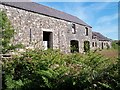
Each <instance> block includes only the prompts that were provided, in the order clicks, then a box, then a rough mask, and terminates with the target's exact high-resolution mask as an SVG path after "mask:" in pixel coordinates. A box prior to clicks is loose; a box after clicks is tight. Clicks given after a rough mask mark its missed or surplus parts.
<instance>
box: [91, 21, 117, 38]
mask: <svg viewBox="0 0 120 90" xmlns="http://www.w3.org/2000/svg"><path fill="white" fill-rule="evenodd" d="M93 30H94V31H96V32H100V33H102V34H103V35H105V36H107V37H108V38H111V39H115V40H116V39H118V25H116V24H113V23H110V24H109V25H107V24H100V25H97V26H94V27H93Z"/></svg>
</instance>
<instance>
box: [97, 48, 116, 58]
mask: <svg viewBox="0 0 120 90" xmlns="http://www.w3.org/2000/svg"><path fill="white" fill-rule="evenodd" d="M97 53H99V54H101V55H103V56H104V57H106V58H111V59H115V58H118V50H116V49H108V50H107V49H104V50H101V51H98V52H97Z"/></svg>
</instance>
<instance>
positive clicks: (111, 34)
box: [37, 2, 118, 40]
mask: <svg viewBox="0 0 120 90" xmlns="http://www.w3.org/2000/svg"><path fill="white" fill-rule="evenodd" d="M37 3H39V4H42V5H45V6H49V7H52V8H54V9H57V10H60V11H63V12H66V13H69V14H71V15H74V16H77V17H78V18H80V19H81V20H83V21H84V22H86V23H87V24H89V25H90V26H92V31H96V32H100V33H101V34H103V35H105V36H106V37H108V38H110V39H113V40H118V2H37Z"/></svg>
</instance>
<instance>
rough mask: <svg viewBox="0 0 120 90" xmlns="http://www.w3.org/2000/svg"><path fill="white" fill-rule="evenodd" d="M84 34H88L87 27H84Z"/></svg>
mask: <svg viewBox="0 0 120 90" xmlns="http://www.w3.org/2000/svg"><path fill="white" fill-rule="evenodd" d="M85 35H86V36H88V28H87V27H85Z"/></svg>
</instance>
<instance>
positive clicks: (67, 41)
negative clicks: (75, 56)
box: [0, 2, 110, 53]
mask: <svg viewBox="0 0 120 90" xmlns="http://www.w3.org/2000/svg"><path fill="white" fill-rule="evenodd" d="M0 10H2V11H4V12H5V13H6V14H7V16H8V18H9V20H10V21H11V24H12V26H13V27H14V29H15V32H16V34H15V35H14V39H13V41H12V42H11V43H13V44H18V43H22V44H23V45H24V46H26V47H33V48H41V49H47V48H53V49H60V50H61V51H63V52H65V53H68V52H73V50H72V49H71V48H72V47H75V48H76V49H75V51H77V52H81V53H82V52H84V44H85V42H86V43H88V45H89V47H90V49H95V47H94V46H93V42H95V43H97V46H98V45H99V46H98V47H97V48H101V47H102V48H104V46H102V45H104V44H107V43H109V40H100V39H99V38H93V37H95V36H96V35H94V34H96V33H94V32H93V33H92V27H91V26H90V25H88V24H87V23H85V22H84V21H82V20H81V19H79V18H77V17H76V16H73V15H70V14H67V13H65V12H61V11H58V10H55V9H53V8H50V7H47V6H43V5H40V4H37V3H34V2H1V3H0ZM92 36H93V37H92ZM102 42H105V43H104V44H103V43H102ZM98 43H102V44H98ZM107 45H110V44H107Z"/></svg>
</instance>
